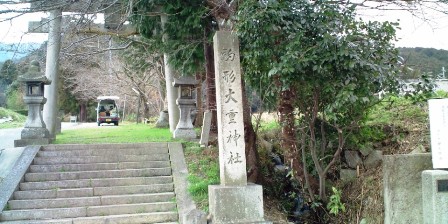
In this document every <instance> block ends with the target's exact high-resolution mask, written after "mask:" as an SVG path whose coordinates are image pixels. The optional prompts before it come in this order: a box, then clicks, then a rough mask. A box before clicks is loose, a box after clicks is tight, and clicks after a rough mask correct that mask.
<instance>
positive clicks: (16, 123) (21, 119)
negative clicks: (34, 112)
mask: <svg viewBox="0 0 448 224" xmlns="http://www.w3.org/2000/svg"><path fill="white" fill-rule="evenodd" d="M3 117H11V118H12V120H13V121H11V122H5V123H1V124H0V129H4V128H20V127H23V126H24V123H25V121H26V116H24V115H22V114H19V113H16V112H14V111H12V110H8V109H6V108H3V107H0V118H3Z"/></svg>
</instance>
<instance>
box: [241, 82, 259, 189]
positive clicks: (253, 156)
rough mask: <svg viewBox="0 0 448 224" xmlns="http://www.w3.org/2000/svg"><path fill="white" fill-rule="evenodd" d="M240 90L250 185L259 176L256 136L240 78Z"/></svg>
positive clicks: (244, 89)
mask: <svg viewBox="0 0 448 224" xmlns="http://www.w3.org/2000/svg"><path fill="white" fill-rule="evenodd" d="M241 88H242V91H243V92H242V95H243V121H244V142H245V143H246V148H245V150H246V167H247V168H246V169H247V180H248V181H249V182H252V183H257V182H258V176H259V174H260V165H259V160H260V157H259V155H258V151H257V147H256V142H257V135H256V134H255V131H254V127H253V125H252V119H251V112H250V104H249V101H248V100H247V97H246V88H245V83H244V79H243V78H242V77H241Z"/></svg>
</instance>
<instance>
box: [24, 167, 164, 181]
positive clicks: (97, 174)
mask: <svg viewBox="0 0 448 224" xmlns="http://www.w3.org/2000/svg"><path fill="white" fill-rule="evenodd" d="M167 175H171V168H169V167H167V168H143V169H125V170H100V171H78V172H52V173H27V174H25V181H27V182H43V181H56V180H79V179H98V178H113V177H140V176H143V177H153V176H167Z"/></svg>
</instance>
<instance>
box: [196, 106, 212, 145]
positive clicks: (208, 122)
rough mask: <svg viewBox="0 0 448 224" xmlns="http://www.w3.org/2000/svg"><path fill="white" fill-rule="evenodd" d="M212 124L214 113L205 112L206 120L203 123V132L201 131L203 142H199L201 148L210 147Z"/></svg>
mask: <svg viewBox="0 0 448 224" xmlns="http://www.w3.org/2000/svg"><path fill="white" fill-rule="evenodd" d="M211 123H212V112H211V111H205V113H204V119H203V122H202V131H201V140H199V144H200V145H201V147H207V146H208V139H209V136H210V125H211Z"/></svg>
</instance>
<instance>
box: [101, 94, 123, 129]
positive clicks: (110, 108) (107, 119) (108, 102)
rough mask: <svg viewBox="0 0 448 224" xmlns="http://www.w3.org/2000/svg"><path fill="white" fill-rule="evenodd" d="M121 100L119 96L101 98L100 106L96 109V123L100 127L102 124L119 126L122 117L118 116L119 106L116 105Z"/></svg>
mask: <svg viewBox="0 0 448 224" xmlns="http://www.w3.org/2000/svg"><path fill="white" fill-rule="evenodd" d="M119 99H120V98H119V97H118V96H99V97H98V98H97V100H98V106H97V108H96V111H97V113H96V123H98V126H100V125H101V124H102V123H107V124H112V123H113V124H114V125H118V121H120V115H119V114H118V105H117V103H116V101H117V100H119Z"/></svg>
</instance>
